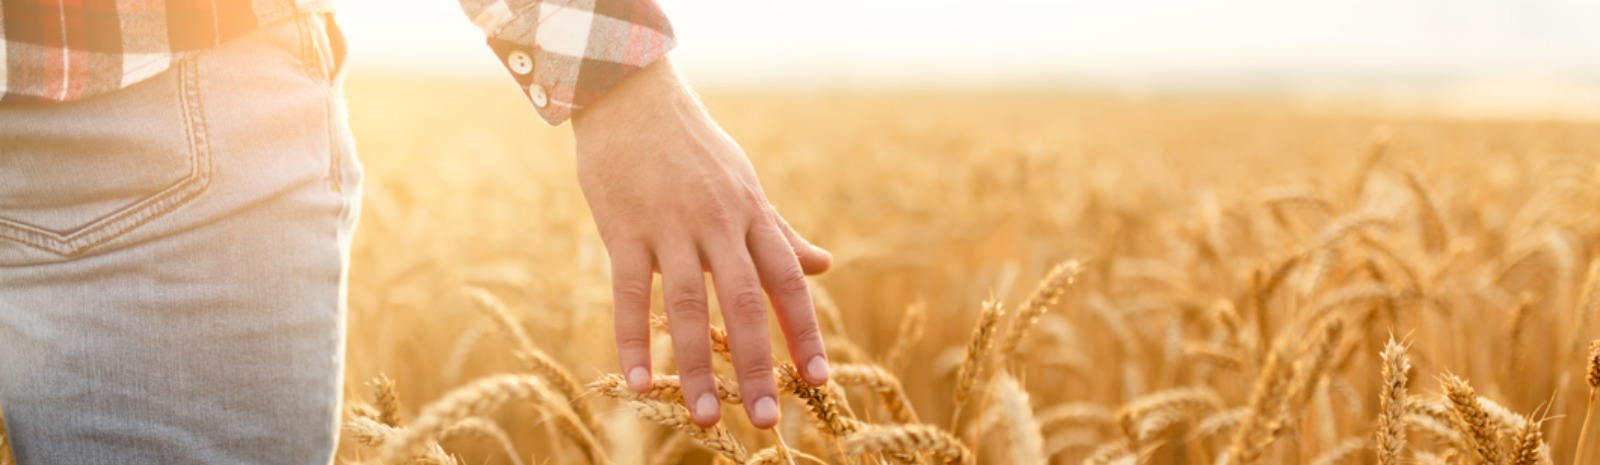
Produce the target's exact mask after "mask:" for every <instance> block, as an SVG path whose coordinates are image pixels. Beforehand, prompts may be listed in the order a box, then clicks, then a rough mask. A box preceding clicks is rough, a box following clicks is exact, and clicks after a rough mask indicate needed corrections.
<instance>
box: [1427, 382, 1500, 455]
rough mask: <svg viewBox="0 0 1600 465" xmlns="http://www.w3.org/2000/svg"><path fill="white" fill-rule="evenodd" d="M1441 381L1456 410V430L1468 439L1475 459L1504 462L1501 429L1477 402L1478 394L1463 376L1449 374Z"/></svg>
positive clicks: (1452, 406) (1451, 404)
mask: <svg viewBox="0 0 1600 465" xmlns="http://www.w3.org/2000/svg"><path fill="white" fill-rule="evenodd" d="M1440 384H1442V385H1443V386H1444V390H1445V392H1446V393H1447V394H1448V396H1449V399H1450V406H1451V408H1452V409H1453V410H1454V411H1455V420H1456V421H1455V426H1456V431H1458V432H1460V433H1461V435H1462V437H1464V438H1468V439H1471V441H1472V445H1473V450H1474V452H1476V453H1477V457H1478V460H1480V461H1482V462H1483V463H1484V464H1485V465H1501V464H1503V463H1505V462H1503V461H1502V458H1503V457H1502V455H1501V453H1500V444H1499V436H1500V433H1499V431H1498V430H1497V428H1495V425H1494V423H1493V422H1492V421H1491V420H1490V418H1489V413H1488V412H1486V411H1484V409H1483V404H1481V403H1479V402H1478V394H1477V393H1476V392H1474V391H1473V390H1472V386H1471V385H1469V384H1467V381H1466V380H1463V379H1461V378H1460V377H1457V376H1455V375H1450V374H1446V375H1445V376H1444V377H1443V378H1441V379H1440Z"/></svg>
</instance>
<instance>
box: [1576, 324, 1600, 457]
mask: <svg viewBox="0 0 1600 465" xmlns="http://www.w3.org/2000/svg"><path fill="white" fill-rule="evenodd" d="M1585 380H1587V381H1588V382H1589V406H1588V407H1587V408H1585V409H1584V411H1583V429H1580V430H1578V447H1577V449H1575V450H1574V452H1573V457H1572V463H1573V465H1583V459H1584V456H1585V454H1584V452H1587V450H1586V449H1584V445H1585V444H1587V441H1588V440H1589V422H1590V421H1592V420H1593V419H1594V398H1595V393H1596V391H1600V339H1595V340H1594V341H1592V342H1590V343H1589V364H1588V373H1587V376H1586V377H1585Z"/></svg>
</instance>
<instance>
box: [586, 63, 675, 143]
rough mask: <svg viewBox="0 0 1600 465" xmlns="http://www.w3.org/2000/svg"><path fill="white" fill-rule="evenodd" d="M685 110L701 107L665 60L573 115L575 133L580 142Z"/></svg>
mask: <svg viewBox="0 0 1600 465" xmlns="http://www.w3.org/2000/svg"><path fill="white" fill-rule="evenodd" d="M685 108H695V109H698V104H696V103H695V102H694V98H693V97H692V96H691V95H690V94H689V91H688V88H687V87H685V86H684V84H683V81H682V80H681V79H679V78H678V73H677V70H675V69H674V68H673V67H672V63H671V62H670V61H668V59H667V58H666V57H662V58H661V59H660V60H657V61H656V62H655V63H651V64H650V65H649V66H646V67H644V68H642V69H640V70H639V71H637V72H635V73H633V74H631V75H629V76H628V78H627V79H624V80H623V81H622V82H619V83H617V85H616V86H614V87H612V88H611V90H610V91H609V92H607V93H606V94H605V95H603V96H601V97H600V98H599V99H596V100H595V101H594V102H592V103H590V104H589V105H587V106H585V107H583V108H582V109H579V110H578V111H577V112H575V113H573V116H572V130H573V133H574V134H575V135H576V137H578V138H579V139H583V138H586V136H590V135H594V134H610V133H617V132H619V131H626V130H628V129H635V128H633V127H632V126H633V125H635V124H638V123H640V122H645V121H650V120H652V119H656V118H659V117H661V116H664V115H663V114H664V113H674V112H677V111H682V110H683V109H685ZM675 110H676V111H675Z"/></svg>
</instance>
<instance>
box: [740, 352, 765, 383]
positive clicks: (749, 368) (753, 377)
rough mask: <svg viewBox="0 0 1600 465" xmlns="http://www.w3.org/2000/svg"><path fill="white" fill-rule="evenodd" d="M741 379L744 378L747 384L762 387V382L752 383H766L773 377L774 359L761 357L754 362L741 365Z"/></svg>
mask: <svg viewBox="0 0 1600 465" xmlns="http://www.w3.org/2000/svg"><path fill="white" fill-rule="evenodd" d="M739 379H740V380H743V381H744V384H745V385H746V386H749V387H751V388H760V387H761V385H760V384H752V382H754V383H765V382H768V381H770V380H771V379H772V361H771V360H770V359H767V358H759V359H756V360H755V361H754V362H750V363H746V364H744V365H743V366H740V367H739Z"/></svg>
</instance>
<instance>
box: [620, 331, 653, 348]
mask: <svg viewBox="0 0 1600 465" xmlns="http://www.w3.org/2000/svg"><path fill="white" fill-rule="evenodd" d="M649 334H650V333H644V334H617V349H619V350H622V351H624V352H627V351H642V350H650V336H649Z"/></svg>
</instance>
